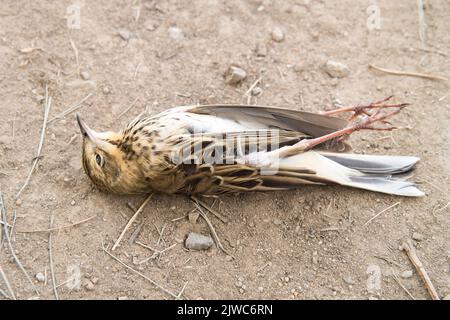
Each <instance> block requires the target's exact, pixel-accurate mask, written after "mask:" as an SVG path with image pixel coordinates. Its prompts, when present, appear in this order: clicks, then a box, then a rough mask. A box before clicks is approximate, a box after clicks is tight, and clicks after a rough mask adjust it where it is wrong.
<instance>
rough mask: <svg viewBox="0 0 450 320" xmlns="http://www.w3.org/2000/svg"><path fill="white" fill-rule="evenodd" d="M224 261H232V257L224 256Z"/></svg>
mask: <svg viewBox="0 0 450 320" xmlns="http://www.w3.org/2000/svg"><path fill="white" fill-rule="evenodd" d="M225 260H227V261H233V257H232V256H226V257H225Z"/></svg>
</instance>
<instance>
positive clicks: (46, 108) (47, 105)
mask: <svg viewBox="0 0 450 320" xmlns="http://www.w3.org/2000/svg"><path fill="white" fill-rule="evenodd" d="M51 104H52V97H49V96H48V86H47V85H46V86H45V106H44V123H43V125H42V131H41V140H40V141H39V146H38V151H37V154H36V157H34V159H33V164H32V166H31V169H30V172H29V173H28V177H27V179H26V180H25V183H24V184H23V186H22V187H21V188H20V190H19V192H17V194H16V199H17V198H18V197H19V196H20V194H21V193H22V191H23V190H24V189H25V188H26V186H27V185H28V183H29V182H30V179H31V175H32V174H33V172H34V170H35V169H36V167H37V164H38V162H39V160H40V159H41V151H42V146H43V145H44V137H45V129H46V128H47V119H48V113H49V112H50V106H51Z"/></svg>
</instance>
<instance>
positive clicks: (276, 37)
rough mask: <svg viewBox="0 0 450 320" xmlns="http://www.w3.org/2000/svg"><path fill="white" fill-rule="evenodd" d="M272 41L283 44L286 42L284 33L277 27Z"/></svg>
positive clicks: (273, 32)
mask: <svg viewBox="0 0 450 320" xmlns="http://www.w3.org/2000/svg"><path fill="white" fill-rule="evenodd" d="M272 40H273V41H276V42H281V41H283V40H284V32H283V30H281V28H279V27H275V28H273V30H272Z"/></svg>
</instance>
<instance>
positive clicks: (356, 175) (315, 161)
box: [268, 151, 424, 197]
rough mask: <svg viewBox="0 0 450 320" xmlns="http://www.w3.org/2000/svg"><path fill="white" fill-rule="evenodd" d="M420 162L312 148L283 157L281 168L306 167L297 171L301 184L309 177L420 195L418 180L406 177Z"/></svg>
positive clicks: (315, 179) (389, 192)
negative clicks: (416, 183)
mask: <svg viewBox="0 0 450 320" xmlns="http://www.w3.org/2000/svg"><path fill="white" fill-rule="evenodd" d="M418 161H419V159H418V158H416V157H402V156H369V155H358V154H335V153H322V152H320V153H319V152H315V151H309V152H305V153H300V154H297V155H294V156H291V157H288V158H284V159H281V161H280V163H279V170H280V171H284V172H286V171H291V172H295V168H296V167H297V168H298V169H299V170H300V169H301V170H303V172H301V173H299V174H297V176H298V178H299V181H298V184H299V185H300V184H302V183H304V182H303V181H304V180H308V181H310V182H311V183H321V184H323V183H325V184H340V185H344V186H349V187H354V188H360V189H365V190H371V191H376V192H382V193H387V194H394V195H400V196H409V197H419V196H423V195H424V193H423V192H422V191H420V190H419V189H417V188H416V187H415V185H414V183H412V182H409V181H405V179H404V178H405V173H406V172H408V171H409V170H411V169H412V168H413V167H414V165H415V164H416V163H417V162H418ZM305 169H308V170H310V171H311V173H307V172H305ZM284 175H286V173H285V174H284ZM293 176H295V175H294V174H292V175H290V183H289V185H290V186H292V184H293V181H294V180H293ZM397 177H398V178H399V179H398V178H397ZM301 180H303V181H301ZM282 181H283V180H282V179H279V181H277V182H278V184H277V186H281V183H282ZM268 186H270V183H269V185H268Z"/></svg>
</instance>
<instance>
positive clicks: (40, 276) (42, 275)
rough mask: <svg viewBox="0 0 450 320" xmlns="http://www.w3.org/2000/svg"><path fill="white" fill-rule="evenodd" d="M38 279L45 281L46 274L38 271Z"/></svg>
mask: <svg viewBox="0 0 450 320" xmlns="http://www.w3.org/2000/svg"><path fill="white" fill-rule="evenodd" d="M36 280H37V281H39V282H44V281H45V276H44V274H43V273H42V272H38V273H36Z"/></svg>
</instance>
